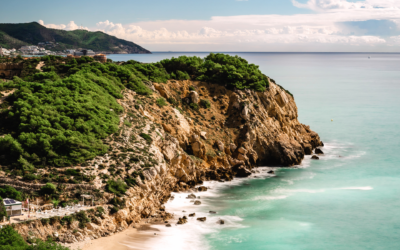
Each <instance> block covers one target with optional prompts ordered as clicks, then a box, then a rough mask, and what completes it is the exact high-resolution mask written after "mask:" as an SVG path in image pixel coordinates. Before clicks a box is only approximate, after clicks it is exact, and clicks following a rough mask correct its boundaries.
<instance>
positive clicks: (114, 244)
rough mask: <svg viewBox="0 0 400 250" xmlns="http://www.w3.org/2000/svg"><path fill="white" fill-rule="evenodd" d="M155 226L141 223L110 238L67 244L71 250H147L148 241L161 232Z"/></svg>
mask: <svg viewBox="0 0 400 250" xmlns="http://www.w3.org/2000/svg"><path fill="white" fill-rule="evenodd" d="M153 225H155V224H151V223H145V222H143V223H140V224H135V225H133V226H130V227H129V228H128V229H126V230H125V231H122V232H119V233H116V234H114V235H111V236H108V237H102V238H99V239H95V240H87V241H83V242H77V243H73V244H65V246H67V247H69V248H70V249H71V250H78V249H79V250H109V249H112V250H131V249H145V247H146V244H147V243H148V240H150V239H151V238H154V237H157V235H155V234H157V233H158V232H159V231H160V230H159V229H157V228H154V227H152V226H153Z"/></svg>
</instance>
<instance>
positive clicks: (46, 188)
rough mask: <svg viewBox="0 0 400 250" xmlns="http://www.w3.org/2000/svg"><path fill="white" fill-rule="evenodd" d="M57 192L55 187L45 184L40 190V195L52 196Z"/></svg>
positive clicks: (51, 184)
mask: <svg viewBox="0 0 400 250" xmlns="http://www.w3.org/2000/svg"><path fill="white" fill-rule="evenodd" d="M56 191H57V187H56V186H55V185H54V184H53V183H47V184H46V185H44V186H43V187H42V188H41V189H40V193H42V194H54V193H55V192H56Z"/></svg>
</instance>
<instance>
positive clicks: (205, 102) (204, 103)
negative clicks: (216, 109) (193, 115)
mask: <svg viewBox="0 0 400 250" xmlns="http://www.w3.org/2000/svg"><path fill="white" fill-rule="evenodd" d="M200 104H201V106H203V107H204V108H206V109H209V108H211V102H210V101H209V100H201V101H200Z"/></svg>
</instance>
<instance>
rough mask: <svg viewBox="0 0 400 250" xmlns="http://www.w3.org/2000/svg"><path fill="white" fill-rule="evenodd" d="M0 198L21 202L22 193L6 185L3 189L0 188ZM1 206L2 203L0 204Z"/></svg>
mask: <svg viewBox="0 0 400 250" xmlns="http://www.w3.org/2000/svg"><path fill="white" fill-rule="evenodd" d="M0 197H3V198H11V199H15V200H18V201H22V200H23V198H22V193H21V192H19V191H17V190H16V189H15V188H14V187H11V186H8V185H6V186H5V187H3V188H0ZM1 204H3V203H1ZM1 218H2V217H0V219H1Z"/></svg>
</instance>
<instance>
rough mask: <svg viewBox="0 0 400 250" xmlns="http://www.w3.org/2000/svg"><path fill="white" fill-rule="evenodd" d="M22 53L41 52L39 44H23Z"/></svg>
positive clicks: (34, 53) (33, 53)
mask: <svg viewBox="0 0 400 250" xmlns="http://www.w3.org/2000/svg"><path fill="white" fill-rule="evenodd" d="M19 50H20V51H21V52H22V53H24V54H27V55H37V54H39V47H38V46H22V47H21V48H20V49H19Z"/></svg>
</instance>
